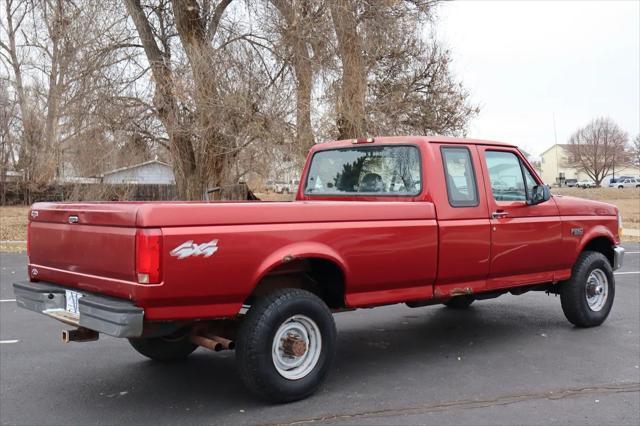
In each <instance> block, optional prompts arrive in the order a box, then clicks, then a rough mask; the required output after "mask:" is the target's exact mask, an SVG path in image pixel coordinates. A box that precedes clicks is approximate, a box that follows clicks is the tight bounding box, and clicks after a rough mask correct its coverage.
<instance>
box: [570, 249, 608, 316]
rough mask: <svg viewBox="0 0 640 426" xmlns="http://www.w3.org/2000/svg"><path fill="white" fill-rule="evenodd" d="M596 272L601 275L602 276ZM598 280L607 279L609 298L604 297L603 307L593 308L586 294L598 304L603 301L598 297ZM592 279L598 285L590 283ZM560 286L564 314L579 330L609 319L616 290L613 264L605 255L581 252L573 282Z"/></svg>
mask: <svg viewBox="0 0 640 426" xmlns="http://www.w3.org/2000/svg"><path fill="white" fill-rule="evenodd" d="M594 271H601V273H602V274H601V273H600V272H594ZM592 274H593V275H592ZM598 276H600V277H601V278H602V276H604V277H606V280H607V282H606V296H604V297H605V298H604V301H603V302H602V304H601V306H600V307H597V306H596V307H592V306H590V305H589V302H588V301H587V294H588V292H589V293H590V294H591V297H592V298H596V299H595V300H597V298H599V297H600V296H597V295H596V294H595V293H596V288H597V287H596V286H595V283H597V282H598V281H597V277H598ZM590 277H592V279H595V280H596V281H591V283H588V282H587V280H589V278H590ZM593 277H595V278H593ZM560 286H561V287H560V302H561V304H562V311H563V312H564V315H565V316H566V317H567V319H568V320H569V322H570V323H572V324H573V325H575V326H577V327H595V326H598V325H600V324H602V323H603V322H604V321H605V320H606V319H607V316H609V312H611V306H612V305H613V299H614V296H615V292H616V288H615V280H614V277H613V270H612V269H611V264H610V263H609V260H608V259H607V258H606V257H605V256H604V255H603V254H602V253H600V252H595V251H584V252H582V253H581V254H580V256H579V257H578V260H577V261H576V263H575V265H573V271H572V273H571V278H570V279H569V280H567V281H565V282H563V283H562V284H560ZM588 287H589V289H588ZM594 287H595V288H594ZM603 291H604V290H603Z"/></svg>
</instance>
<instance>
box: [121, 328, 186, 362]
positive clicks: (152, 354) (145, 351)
mask: <svg viewBox="0 0 640 426" xmlns="http://www.w3.org/2000/svg"><path fill="white" fill-rule="evenodd" d="M129 343H130V344H131V346H133V349H135V350H136V351H138V352H139V353H140V354H142V355H144V356H146V357H147V358H151V359H153V360H155V361H164V362H166V361H177V360H181V359H185V358H186V357H188V356H189V355H191V352H193V351H195V350H196V348H197V347H198V345H196V344H193V343H191V341H190V340H189V335H188V334H187V335H184V336H181V337H179V338H170V337H151V338H140V339H129Z"/></svg>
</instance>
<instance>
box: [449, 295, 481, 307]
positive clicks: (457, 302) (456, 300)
mask: <svg viewBox="0 0 640 426" xmlns="http://www.w3.org/2000/svg"><path fill="white" fill-rule="evenodd" d="M474 300H475V299H474V298H473V296H470V295H464V296H455V297H452V298H451V299H449V300H447V301H446V302H444V305H445V306H446V307H447V308H451V309H467V308H468V307H469V306H471V304H472V303H473V302H474Z"/></svg>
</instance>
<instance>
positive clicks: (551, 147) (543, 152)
mask: <svg viewBox="0 0 640 426" xmlns="http://www.w3.org/2000/svg"><path fill="white" fill-rule="evenodd" d="M556 146H559V147H562V148H566V147H568V146H569V144H568V143H554V144H553V145H551V146H550V147H549V148H547V149H545V150H544V151H542V153H541V154H540V156H541V157H542V156H543V155H545V154H546V153H547V152H549V151H551V150H552V149H553V148H555V147H556Z"/></svg>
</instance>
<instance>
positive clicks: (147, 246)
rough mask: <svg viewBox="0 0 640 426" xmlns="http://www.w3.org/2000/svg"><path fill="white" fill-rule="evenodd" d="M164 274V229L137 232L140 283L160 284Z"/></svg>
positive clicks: (137, 268) (137, 274)
mask: <svg viewBox="0 0 640 426" xmlns="http://www.w3.org/2000/svg"><path fill="white" fill-rule="evenodd" d="M161 275H162V231H161V230H160V229H138V231H137V232H136V277H137V279H138V282H139V283H140V284H158V283H159V282H160V280H161Z"/></svg>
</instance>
